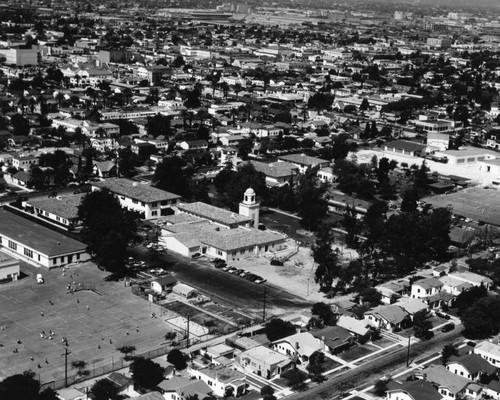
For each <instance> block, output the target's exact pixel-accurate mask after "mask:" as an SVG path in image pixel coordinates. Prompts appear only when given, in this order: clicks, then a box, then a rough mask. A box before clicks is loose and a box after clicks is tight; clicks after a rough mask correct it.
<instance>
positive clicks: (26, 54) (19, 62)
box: [0, 47, 38, 67]
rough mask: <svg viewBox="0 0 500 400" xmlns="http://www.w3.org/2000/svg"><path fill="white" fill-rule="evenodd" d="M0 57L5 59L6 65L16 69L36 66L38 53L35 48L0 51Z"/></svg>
mask: <svg viewBox="0 0 500 400" xmlns="http://www.w3.org/2000/svg"><path fill="white" fill-rule="evenodd" d="M0 55H2V56H4V57H5V64H6V65H16V66H18V67H24V66H26V65H38V52H37V49H36V47H32V48H30V49H21V48H11V49H0Z"/></svg>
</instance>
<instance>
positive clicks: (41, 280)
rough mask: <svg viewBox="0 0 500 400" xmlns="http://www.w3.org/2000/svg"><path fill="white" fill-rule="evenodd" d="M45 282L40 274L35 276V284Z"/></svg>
mask: <svg viewBox="0 0 500 400" xmlns="http://www.w3.org/2000/svg"><path fill="white" fill-rule="evenodd" d="M43 282H45V280H44V279H43V276H42V274H36V283H39V284H40V283H43Z"/></svg>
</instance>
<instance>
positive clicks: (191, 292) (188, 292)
mask: <svg viewBox="0 0 500 400" xmlns="http://www.w3.org/2000/svg"><path fill="white" fill-rule="evenodd" d="M172 292H174V293H176V294H180V295H181V296H184V297H185V298H186V299H190V298H191V297H196V296H197V295H198V290H196V289H195V288H194V287H191V286H189V285H186V284H185V283H178V284H177V285H174V287H173V288H172Z"/></svg>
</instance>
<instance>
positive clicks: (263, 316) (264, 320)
mask: <svg viewBox="0 0 500 400" xmlns="http://www.w3.org/2000/svg"><path fill="white" fill-rule="evenodd" d="M266 294H267V288H264V306H263V308H262V323H264V322H266Z"/></svg>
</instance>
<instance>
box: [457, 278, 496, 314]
mask: <svg viewBox="0 0 500 400" xmlns="http://www.w3.org/2000/svg"><path fill="white" fill-rule="evenodd" d="M487 295H488V291H487V290H486V288H485V287H484V286H483V285H480V286H474V287H471V288H469V289H466V290H464V291H463V292H462V293H460V294H459V295H458V296H457V298H456V299H455V307H456V308H457V309H458V313H459V314H461V313H463V312H464V311H465V310H467V309H468V308H469V307H470V306H471V305H473V304H474V303H475V302H476V301H477V300H479V299H482V298H484V297H486V296H487Z"/></svg>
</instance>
